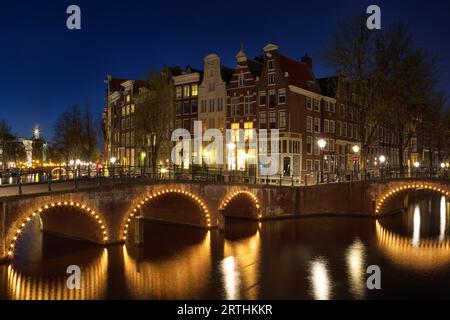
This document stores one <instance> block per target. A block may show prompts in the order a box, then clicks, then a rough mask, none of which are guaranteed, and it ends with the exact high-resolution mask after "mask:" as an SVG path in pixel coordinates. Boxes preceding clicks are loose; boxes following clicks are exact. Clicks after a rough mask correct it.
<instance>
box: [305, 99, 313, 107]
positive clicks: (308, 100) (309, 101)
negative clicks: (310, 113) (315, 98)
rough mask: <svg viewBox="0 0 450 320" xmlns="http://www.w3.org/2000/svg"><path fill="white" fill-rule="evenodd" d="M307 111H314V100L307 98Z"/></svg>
mask: <svg viewBox="0 0 450 320" xmlns="http://www.w3.org/2000/svg"><path fill="white" fill-rule="evenodd" d="M306 109H307V110H312V99H311V98H310V97H306Z"/></svg>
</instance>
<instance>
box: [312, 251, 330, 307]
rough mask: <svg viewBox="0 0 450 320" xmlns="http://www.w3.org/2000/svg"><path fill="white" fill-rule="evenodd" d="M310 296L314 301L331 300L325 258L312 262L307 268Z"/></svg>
mask: <svg viewBox="0 0 450 320" xmlns="http://www.w3.org/2000/svg"><path fill="white" fill-rule="evenodd" d="M309 272H310V276H309V279H310V282H311V287H312V291H311V293H312V296H313V297H314V299H316V300H330V299H331V280H330V275H329V271H328V262H327V260H326V259H325V258H322V257H320V258H317V259H315V260H313V261H312V262H311V264H310V267H309Z"/></svg>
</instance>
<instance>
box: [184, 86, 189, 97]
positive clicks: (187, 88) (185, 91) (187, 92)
mask: <svg viewBox="0 0 450 320" xmlns="http://www.w3.org/2000/svg"><path fill="white" fill-rule="evenodd" d="M189 89H190V87H189V86H184V87H183V96H184V97H189V95H190V90H189Z"/></svg>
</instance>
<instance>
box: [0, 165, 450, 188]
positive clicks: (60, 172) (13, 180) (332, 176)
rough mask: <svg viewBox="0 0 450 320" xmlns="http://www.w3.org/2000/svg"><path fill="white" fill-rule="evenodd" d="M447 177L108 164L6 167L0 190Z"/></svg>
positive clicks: (436, 172) (438, 175)
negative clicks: (61, 185)
mask: <svg viewBox="0 0 450 320" xmlns="http://www.w3.org/2000/svg"><path fill="white" fill-rule="evenodd" d="M423 178H427V179H430V178H435V179H450V170H445V169H437V168H436V169H431V170H430V169H417V170H414V171H412V172H402V171H401V170H399V169H395V168H386V169H382V170H364V171H359V172H355V171H348V172H339V173H332V172H315V173H308V174H303V175H301V176H300V175H297V176H295V175H285V174H278V175H272V176H261V175H256V174H255V173H253V172H249V171H235V170H222V169H215V168H208V167H200V166H199V167H190V168H189V169H186V168H182V167H178V166H171V167H169V166H158V167H156V168H155V169H153V168H149V167H140V166H123V165H111V166H108V167H96V166H78V167H75V166H66V167H43V168H33V169H25V170H20V169H10V170H3V171H0V189H1V188H2V187H12V186H15V187H17V188H18V189H17V191H18V194H22V192H23V189H22V188H23V186H28V185H46V186H47V190H48V191H52V190H53V186H55V185H57V184H59V183H62V182H65V183H69V184H71V186H72V188H73V189H78V188H79V187H80V185H82V184H84V185H86V183H85V182H89V183H88V185H90V186H91V185H102V184H116V183H123V182H129V181H203V182H210V183H222V184H228V183H234V184H237V183H238V184H257V185H272V186H273V185H276V186H293V187H295V186H312V185H319V184H330V183H343V182H353V181H375V180H392V179H423Z"/></svg>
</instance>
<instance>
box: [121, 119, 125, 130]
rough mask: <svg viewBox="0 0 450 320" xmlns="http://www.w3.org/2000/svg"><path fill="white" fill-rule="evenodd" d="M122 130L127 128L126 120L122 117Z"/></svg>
mask: <svg viewBox="0 0 450 320" xmlns="http://www.w3.org/2000/svg"><path fill="white" fill-rule="evenodd" d="M121 128H122V130H125V128H126V120H125V119H122V126H121Z"/></svg>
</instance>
